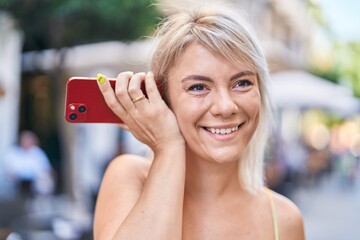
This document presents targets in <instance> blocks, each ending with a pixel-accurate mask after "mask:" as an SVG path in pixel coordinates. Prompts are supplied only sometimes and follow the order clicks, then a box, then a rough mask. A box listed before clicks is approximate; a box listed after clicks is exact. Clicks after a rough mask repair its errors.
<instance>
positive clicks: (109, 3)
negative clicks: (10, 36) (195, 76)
mask: <svg viewBox="0 0 360 240" xmlns="http://www.w3.org/2000/svg"><path fill="white" fill-rule="evenodd" d="M0 10H3V11H7V12H9V13H11V14H12V15H13V16H14V18H16V19H17V20H18V23H19V27H20V28H21V29H22V31H23V32H24V34H25V43H24V49H23V50H24V51H30V50H42V49H48V48H61V47H66V46H73V45H79V44H85V43H93V42H100V41H109V40H122V41H127V40H134V39H137V38H140V37H142V36H144V35H149V34H151V33H152V31H153V30H154V27H155V25H156V23H157V21H158V17H159V12H158V11H157V8H156V7H155V6H154V5H152V4H151V0H136V1H134V0H76V1H74V0H0Z"/></svg>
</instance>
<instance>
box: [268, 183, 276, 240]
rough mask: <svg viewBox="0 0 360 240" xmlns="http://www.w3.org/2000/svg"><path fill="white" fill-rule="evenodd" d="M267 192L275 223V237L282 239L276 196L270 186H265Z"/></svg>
mask: <svg viewBox="0 0 360 240" xmlns="http://www.w3.org/2000/svg"><path fill="white" fill-rule="evenodd" d="M265 192H266V194H267V196H268V200H269V204H270V208H271V216H272V223H273V229H274V239H275V240H280V236H279V224H278V219H277V212H276V206H275V202H274V196H273V192H272V191H271V190H270V189H269V188H265Z"/></svg>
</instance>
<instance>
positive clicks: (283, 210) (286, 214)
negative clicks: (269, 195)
mask: <svg viewBox="0 0 360 240" xmlns="http://www.w3.org/2000/svg"><path fill="white" fill-rule="evenodd" d="M273 196H274V202H275V205H276V211H277V215H278V221H279V231H280V236H281V238H282V239H294V240H303V239H305V233H304V221H303V217H302V214H301V212H300V210H299V208H298V207H297V206H296V205H295V204H294V203H293V202H292V201H291V200H290V199H288V198H286V197H285V196H283V195H280V194H278V193H275V192H274V194H273Z"/></svg>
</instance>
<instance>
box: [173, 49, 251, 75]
mask: <svg viewBox="0 0 360 240" xmlns="http://www.w3.org/2000/svg"><path fill="white" fill-rule="evenodd" d="M233 55H235V54H233ZM234 58H235V57H233V56H232V57H231V56H228V55H226V54H225V53H223V52H215V51H212V50H211V49H208V48H207V47H206V46H204V45H202V44H200V43H197V42H194V43H192V44H190V45H189V46H188V47H187V48H186V49H185V50H184V51H183V52H182V53H181V54H180V55H179V56H178V59H177V61H176V62H175V63H174V66H173V67H172V68H171V70H170V72H169V73H170V75H171V74H174V73H179V72H180V71H181V72H183V71H185V72H191V71H203V70H204V71H214V72H216V71H219V72H220V71H221V70H223V71H252V72H254V73H255V68H254V65H253V64H252V62H250V61H249V60H246V58H245V57H244V56H242V55H236V59H234Z"/></svg>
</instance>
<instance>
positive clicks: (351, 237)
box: [292, 176, 360, 240]
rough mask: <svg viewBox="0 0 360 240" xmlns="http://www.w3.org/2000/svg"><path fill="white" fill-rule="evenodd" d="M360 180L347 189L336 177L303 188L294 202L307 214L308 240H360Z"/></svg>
mask: <svg viewBox="0 0 360 240" xmlns="http://www.w3.org/2000/svg"><path fill="white" fill-rule="evenodd" d="M359 180H360V179H359V178H358V180H357V182H356V183H355V185H354V186H353V187H350V186H348V187H344V185H342V184H341V182H340V180H339V179H338V178H337V177H336V176H331V177H329V178H327V179H324V181H323V182H321V184H319V185H318V186H314V187H311V188H300V189H299V190H297V191H296V192H295V193H294V195H293V197H292V199H293V201H294V202H295V203H296V204H297V205H298V207H299V208H300V210H301V211H302V213H303V217H304V222H305V232H306V239H307V240H359V239H360V181H359Z"/></svg>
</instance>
